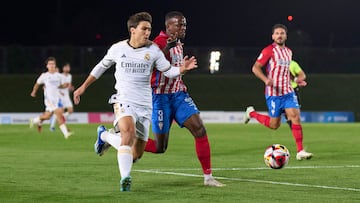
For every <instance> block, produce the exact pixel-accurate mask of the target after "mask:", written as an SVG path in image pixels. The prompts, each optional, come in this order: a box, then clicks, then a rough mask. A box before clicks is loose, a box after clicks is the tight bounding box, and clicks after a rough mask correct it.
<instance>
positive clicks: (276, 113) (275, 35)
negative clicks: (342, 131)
mask: <svg viewBox="0 0 360 203" xmlns="http://www.w3.org/2000/svg"><path fill="white" fill-rule="evenodd" d="M272 39H273V41H274V42H273V43H272V44H271V45H269V46H267V47H266V48H264V49H263V50H262V51H261V53H260V55H259V57H258V58H257V60H256V62H255V64H254V65H253V67H252V71H253V73H254V74H255V76H256V77H258V78H259V79H260V80H262V81H263V82H264V84H265V98H266V104H267V107H268V110H269V115H262V114H259V113H258V112H256V111H255V109H254V107H252V106H249V107H247V109H246V113H245V123H248V122H249V121H250V118H255V119H256V120H257V121H258V122H259V123H261V124H262V125H264V126H266V127H268V128H270V129H274V130H276V129H278V128H279V127H280V123H281V113H282V112H283V110H285V113H286V115H287V117H288V119H290V120H291V131H292V134H293V136H294V138H295V142H296V146H297V154H296V159H297V160H303V159H310V158H311V157H312V153H308V152H306V151H305V150H304V147H303V131H302V126H301V122H300V109H299V108H300V106H299V104H298V101H297V98H296V94H295V93H294V89H293V88H292V87H291V85H290V71H289V65H290V62H291V60H292V51H291V50H290V49H289V48H288V47H286V46H285V42H286V39H287V28H286V26H285V25H282V24H276V25H274V26H273V29H272ZM262 67H266V73H267V75H265V74H264V73H263V71H262ZM296 82H297V83H298V84H301V83H302V82H304V81H303V80H300V79H299V78H298V79H297V80H296Z"/></svg>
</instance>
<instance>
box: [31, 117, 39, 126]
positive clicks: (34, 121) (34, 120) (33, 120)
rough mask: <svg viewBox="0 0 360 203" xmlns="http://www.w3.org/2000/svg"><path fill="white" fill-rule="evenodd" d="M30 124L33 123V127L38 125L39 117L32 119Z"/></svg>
mask: <svg viewBox="0 0 360 203" xmlns="http://www.w3.org/2000/svg"><path fill="white" fill-rule="evenodd" d="M32 122H33V124H34V125H36V124H39V123H40V116H38V117H35V118H33V119H32Z"/></svg>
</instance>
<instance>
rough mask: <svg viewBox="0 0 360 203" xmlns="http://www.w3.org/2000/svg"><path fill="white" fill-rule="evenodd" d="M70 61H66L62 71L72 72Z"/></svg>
mask: <svg viewBox="0 0 360 203" xmlns="http://www.w3.org/2000/svg"><path fill="white" fill-rule="evenodd" d="M70 69H71V68H70V63H69V62H66V63H64V65H63V68H62V72H63V73H70Z"/></svg>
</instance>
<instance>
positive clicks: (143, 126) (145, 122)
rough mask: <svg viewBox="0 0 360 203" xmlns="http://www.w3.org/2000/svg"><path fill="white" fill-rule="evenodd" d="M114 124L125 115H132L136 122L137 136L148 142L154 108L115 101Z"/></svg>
mask: <svg viewBox="0 0 360 203" xmlns="http://www.w3.org/2000/svg"><path fill="white" fill-rule="evenodd" d="M113 108H114V115H115V120H114V126H117V123H118V122H119V120H120V119H121V118H122V117H124V116H131V117H132V118H133V120H134V123H135V128H136V137H137V138H139V139H141V140H144V141H145V142H147V140H148V138H149V129H150V122H151V113H152V109H151V108H148V107H139V106H134V105H132V104H130V103H113Z"/></svg>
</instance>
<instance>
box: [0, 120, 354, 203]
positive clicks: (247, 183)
mask: <svg viewBox="0 0 360 203" xmlns="http://www.w3.org/2000/svg"><path fill="white" fill-rule="evenodd" d="M69 127H70V128H71V130H72V131H74V132H75V135H73V136H72V137H70V138H69V139H68V140H65V139H64V137H63V136H62V134H61V133H60V130H59V129H57V130H56V131H55V132H50V131H49V130H48V126H47V125H45V126H44V129H43V132H42V133H38V132H37V131H36V130H35V129H29V128H28V126H25V125H0V161H1V164H0V202H284V201H285V202H359V201H360V181H359V180H360V161H359V160H360V148H359V147H358V146H359V143H360V136H359V132H360V125H359V124H358V123H355V124H304V125H303V131H304V144H305V146H306V149H307V150H308V151H310V152H312V153H314V158H313V159H311V160H304V161H297V160H296V159H295V156H296V147H295V143H294V140H293V137H292V135H291V133H290V130H289V128H288V126H286V124H283V125H282V126H281V127H280V128H279V129H278V130H277V131H272V130H269V129H266V128H265V127H263V126H261V125H259V124H249V125H240V124H207V125H206V128H207V131H208V134H209V140H210V144H211V149H212V166H213V168H214V170H213V175H214V176H216V177H218V179H219V180H220V181H222V182H223V183H225V184H227V186H226V187H224V188H211V187H205V186H203V177H202V171H201V169H200V168H201V167H200V164H199V162H198V160H197V158H196V154H195V150H194V141H193V138H192V136H191V135H190V133H189V132H188V131H187V130H186V129H180V128H178V127H177V126H176V125H175V126H174V127H173V128H172V131H171V135H170V141H169V148H168V150H167V152H166V153H165V154H151V153H145V154H144V156H143V158H142V159H141V160H140V161H139V162H138V163H136V164H134V166H133V171H132V177H133V184H132V188H131V192H120V191H119V171H118V166H117V159H116V151H115V150H114V149H110V150H109V151H108V152H107V153H106V154H105V155H104V156H102V157H99V156H97V155H96V154H95V153H94V150H93V144H94V141H95V139H96V127H97V125H69ZM107 127H110V125H107ZM274 143H281V144H284V145H285V146H287V147H288V149H289V150H290V154H291V158H290V161H289V164H288V166H287V167H285V168H284V169H280V170H273V169H268V168H266V167H265V164H264V161H263V153H264V150H265V148H266V147H267V146H269V145H271V144H274Z"/></svg>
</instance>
